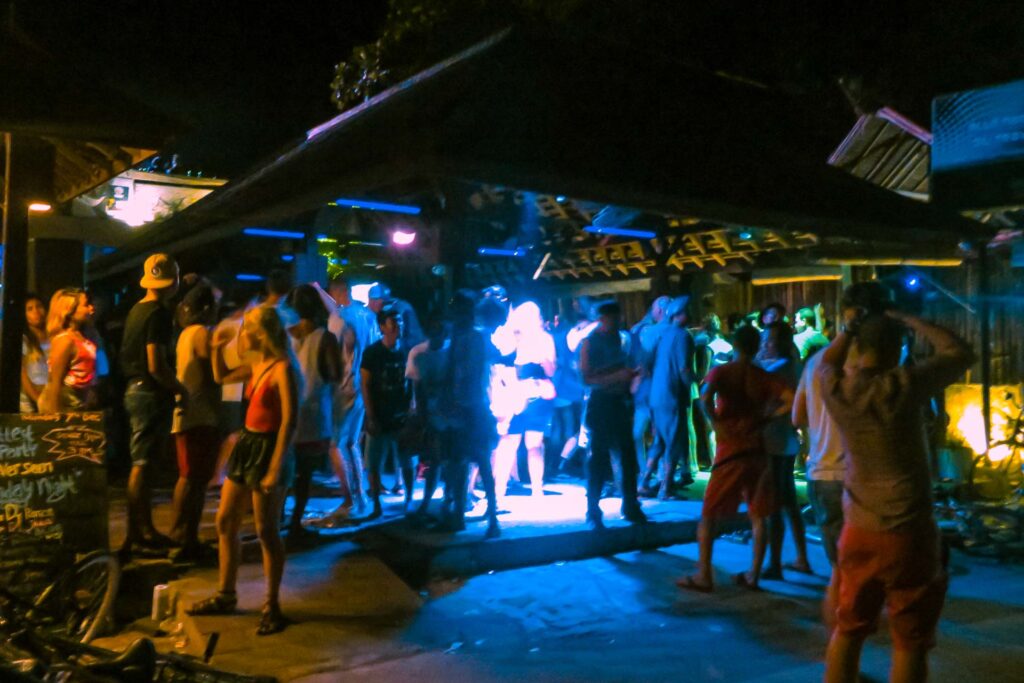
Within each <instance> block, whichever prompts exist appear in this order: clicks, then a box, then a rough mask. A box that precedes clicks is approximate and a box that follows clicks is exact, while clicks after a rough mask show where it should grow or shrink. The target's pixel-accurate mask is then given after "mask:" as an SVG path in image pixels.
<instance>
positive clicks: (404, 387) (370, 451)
mask: <svg viewBox="0 0 1024 683" xmlns="http://www.w3.org/2000/svg"><path fill="white" fill-rule="evenodd" d="M377 324H378V325H379V326H380V331H381V333H382V334H383V335H384V337H383V338H382V339H381V340H380V341H378V342H376V343H374V344H371V345H370V347H369V348H368V349H366V353H364V354H363V364H362V369H361V371H360V372H361V377H362V390H363V396H364V397H365V400H366V451H367V460H368V461H369V466H370V496H371V498H372V499H373V513H372V518H374V519H376V518H378V517H380V516H381V514H382V513H383V509H382V507H381V502H380V496H381V493H382V491H383V488H384V487H383V483H382V481H381V468H382V466H383V464H384V460H385V458H387V457H388V456H389V455H392V456H394V457H395V458H396V459H397V460H398V463H399V471H400V473H401V477H402V481H403V482H404V484H405V512H406V513H408V512H409V511H410V509H409V508H410V506H411V504H412V494H413V483H414V480H413V466H412V460H411V458H410V456H408V455H406V454H404V453H401V452H400V451H399V448H398V435H399V432H400V431H401V430H402V426H403V425H404V423H405V420H406V417H407V416H408V414H409V406H410V402H411V398H412V392H411V391H410V389H409V382H408V381H407V380H406V378H405V368H406V365H407V362H408V353H409V352H408V350H407V349H406V348H405V346H403V345H402V341H401V336H402V317H401V313H400V311H399V310H398V309H397V308H392V307H390V306H384V307H383V308H381V310H380V312H379V313H378V314H377Z"/></svg>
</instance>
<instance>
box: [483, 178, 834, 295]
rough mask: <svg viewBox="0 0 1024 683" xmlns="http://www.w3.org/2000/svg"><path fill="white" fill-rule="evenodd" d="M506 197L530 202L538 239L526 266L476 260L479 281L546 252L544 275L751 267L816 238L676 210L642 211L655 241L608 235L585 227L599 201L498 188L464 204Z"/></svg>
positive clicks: (519, 272)
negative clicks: (662, 212)
mask: <svg viewBox="0 0 1024 683" xmlns="http://www.w3.org/2000/svg"><path fill="white" fill-rule="evenodd" d="M507 200H512V202H513V203H514V204H515V205H517V206H523V204H524V203H525V202H528V201H531V200H532V201H533V202H534V204H535V206H536V214H537V218H538V221H537V228H538V230H539V233H540V235H541V238H540V240H539V243H537V244H534V245H533V249H532V256H533V262H532V263H531V264H521V265H519V264H516V259H502V260H501V261H495V260H494V259H487V258H484V259H478V261H477V263H475V264H473V266H472V270H473V271H474V272H475V273H476V274H477V275H479V276H480V277H481V278H482V279H483V280H488V279H490V280H495V281H507V280H509V279H513V280H515V279H523V278H525V277H532V275H533V273H534V272H535V270H534V269H535V268H537V267H538V259H540V258H541V257H542V256H543V255H545V254H547V255H548V256H547V259H546V261H544V264H543V268H541V269H540V272H539V274H538V278H541V279H545V280H552V279H557V280H579V279H607V278H613V279H623V278H631V277H643V276H646V275H648V274H649V272H650V271H651V270H652V269H654V268H655V267H656V266H657V264H658V263H659V261H660V262H664V263H665V265H666V266H668V267H669V268H670V269H672V270H675V271H685V270H687V269H695V270H720V269H723V268H726V267H728V266H730V265H732V264H739V265H746V266H749V265H752V264H753V263H754V262H755V260H756V259H757V257H758V256H760V255H763V254H766V253H769V252H777V251H783V250H796V249H805V248H808V247H813V246H816V245H817V244H818V243H819V240H818V238H817V236H815V235H813V234H811V233H809V232H787V231H783V230H768V229H756V228H740V227H729V226H721V225H715V224H711V223H706V222H703V221H701V220H700V219H697V218H688V217H676V216H646V219H647V221H649V222H650V223H653V224H657V226H658V229H657V232H658V233H659V234H658V237H657V238H654V239H629V238H625V239H624V238H612V237H606V236H602V235H595V234H591V233H588V232H584V230H583V228H584V227H585V226H587V225H590V224H591V223H592V221H593V219H594V216H595V215H597V213H598V212H599V211H600V209H601V208H603V207H601V206H600V205H595V204H592V203H588V202H579V201H576V200H574V199H571V198H568V197H556V196H555V195H546V194H533V193H526V192H521V191H516V190H510V189H504V188H499V187H495V186H480V187H479V188H478V189H477V190H476V192H474V193H473V194H471V195H470V197H469V204H470V206H471V207H472V208H473V209H475V210H477V211H484V210H486V209H487V208H488V207H490V206H495V205H500V204H502V203H503V202H505V201H507ZM639 220H640V221H643V220H644V218H641V219H639ZM636 227H638V228H640V227H644V228H650V227H651V226H650V225H640V224H638V225H637V226H636ZM652 229H653V228H652ZM517 246H523V245H517ZM531 266H532V267H531ZM526 271H529V272H526Z"/></svg>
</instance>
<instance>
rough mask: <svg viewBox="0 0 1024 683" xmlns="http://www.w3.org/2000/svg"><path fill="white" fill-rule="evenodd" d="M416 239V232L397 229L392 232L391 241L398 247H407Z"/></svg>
mask: <svg viewBox="0 0 1024 683" xmlns="http://www.w3.org/2000/svg"><path fill="white" fill-rule="evenodd" d="M415 241H416V233H415V232H405V231H404V230H395V231H394V232H393V233H391V242H392V244H394V245H395V246H398V247H407V246H409V245H410V244H412V243H413V242H415Z"/></svg>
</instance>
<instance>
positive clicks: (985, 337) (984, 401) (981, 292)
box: [978, 243, 992, 451]
mask: <svg viewBox="0 0 1024 683" xmlns="http://www.w3.org/2000/svg"><path fill="white" fill-rule="evenodd" d="M987 250H988V245H987V244H985V243H982V244H981V246H980V247H978V303H979V306H978V313H979V314H980V316H981V414H982V417H983V419H984V421H985V450H986V451H987V450H988V447H989V444H991V443H992V404H991V402H990V395H991V393H992V339H991V337H992V321H991V320H990V316H989V312H990V308H989V306H990V303H989V277H988V276H989V271H988V266H989V263H988V253H987Z"/></svg>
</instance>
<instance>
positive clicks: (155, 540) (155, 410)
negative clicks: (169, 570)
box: [121, 254, 188, 556]
mask: <svg viewBox="0 0 1024 683" xmlns="http://www.w3.org/2000/svg"><path fill="white" fill-rule="evenodd" d="M139 286H141V287H142V288H143V289H145V290H146V294H145V296H143V297H142V299H140V300H139V301H138V302H137V303H136V304H135V305H134V306H132V309H131V311H129V313H128V318H127V320H125V324H124V337H123V339H122V342H121V374H122V375H123V376H124V378H125V382H126V384H127V389H126V390H125V395H124V407H125V410H126V411H127V412H128V419H129V423H130V426H131V444H130V451H131V459H132V469H131V474H130V475H129V477H128V536H127V538H126V539H125V542H124V546H123V547H122V549H121V552H122V553H123V555H125V556H128V555H130V554H131V552H132V549H133V547H135V546H138V547H141V548H143V549H154V550H159V549H161V548H168V547H171V546H172V545H173V542H172V541H171V540H170V539H169V538H168V537H167V536H164V535H163V534H160V533H158V532H157V531H156V529H155V527H154V526H153V504H152V499H151V492H150V481H149V467H150V464H151V463H153V462H155V461H156V460H157V459H158V457H159V454H160V451H161V449H162V448H163V445H164V443H165V441H166V439H167V435H168V434H170V431H171V421H172V419H173V417H174V408H175V404H176V403H177V405H178V407H181V408H184V407H185V406H186V405H187V402H188V390H187V389H186V388H185V387H184V386H183V385H182V383H181V382H179V381H178V378H177V376H176V375H175V374H174V369H173V368H172V367H171V362H170V353H171V350H172V341H173V317H172V315H171V312H170V310H169V309H168V306H170V303H171V299H172V297H173V296H174V295H175V294H176V293H177V291H178V264H177V263H176V262H175V261H174V259H172V258H171V257H170V256H168V255H166V254H153V255H152V256H150V257H149V258H147V259H146V263H145V266H144V267H143V276H142V279H141V280H140V281H139Z"/></svg>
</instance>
